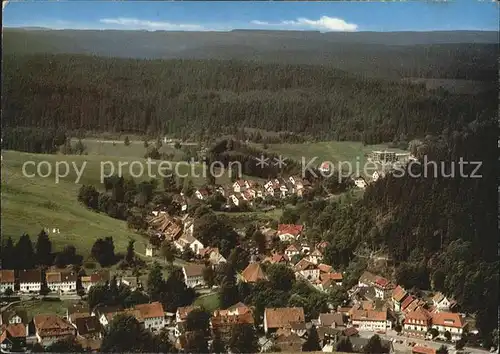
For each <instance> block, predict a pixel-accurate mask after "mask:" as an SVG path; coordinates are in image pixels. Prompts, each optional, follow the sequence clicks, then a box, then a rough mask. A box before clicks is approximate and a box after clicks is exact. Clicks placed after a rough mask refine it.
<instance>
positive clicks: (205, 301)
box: [194, 293, 220, 312]
mask: <svg viewBox="0 0 500 354" xmlns="http://www.w3.org/2000/svg"><path fill="white" fill-rule="evenodd" d="M194 305H198V306H201V307H202V308H204V309H205V310H207V311H210V312H212V311H214V310H216V309H218V308H220V301H219V294H217V293H212V294H207V295H202V296H200V297H198V298H197V299H196V300H195V302H194Z"/></svg>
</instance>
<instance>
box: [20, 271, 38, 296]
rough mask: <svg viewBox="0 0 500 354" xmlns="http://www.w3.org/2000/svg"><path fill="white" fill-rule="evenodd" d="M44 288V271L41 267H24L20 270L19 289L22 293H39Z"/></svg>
mask: <svg viewBox="0 0 500 354" xmlns="http://www.w3.org/2000/svg"><path fill="white" fill-rule="evenodd" d="M41 289H42V272H41V271H40V270H39V269H23V270H21V271H19V291H20V292H22V293H35V292H36V293H39V292H40V290H41Z"/></svg>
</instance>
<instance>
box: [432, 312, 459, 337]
mask: <svg viewBox="0 0 500 354" xmlns="http://www.w3.org/2000/svg"><path fill="white" fill-rule="evenodd" d="M465 327H466V323H465V322H464V320H463V318H462V317H460V315H459V314H458V313H451V312H438V313H433V314H432V328H434V329H437V330H438V332H439V337H440V338H443V339H446V334H445V333H446V332H449V333H450V335H451V340H452V341H458V340H460V338H462V335H463V333H464V329H465Z"/></svg>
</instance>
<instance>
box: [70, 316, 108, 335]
mask: <svg viewBox="0 0 500 354" xmlns="http://www.w3.org/2000/svg"><path fill="white" fill-rule="evenodd" d="M73 326H74V327H75V328H76V335H77V336H79V337H83V338H88V339H90V338H95V339H101V338H102V332H103V330H104V329H103V327H102V325H101V323H100V322H99V319H98V318H97V317H96V316H90V315H88V314H87V316H85V317H79V318H76V319H75V322H74V323H73Z"/></svg>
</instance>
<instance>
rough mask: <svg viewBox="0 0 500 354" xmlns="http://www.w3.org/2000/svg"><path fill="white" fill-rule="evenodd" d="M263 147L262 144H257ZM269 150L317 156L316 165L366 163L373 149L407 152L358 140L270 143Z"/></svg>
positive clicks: (290, 155) (291, 155) (292, 155)
mask: <svg viewBox="0 0 500 354" xmlns="http://www.w3.org/2000/svg"><path fill="white" fill-rule="evenodd" d="M257 145H258V147H260V148H262V144H257ZM267 150H268V151H270V152H275V153H277V154H281V155H283V156H284V157H287V158H291V159H295V160H297V161H299V162H300V161H301V159H302V157H304V158H305V159H306V161H307V162H309V161H310V159H313V158H315V157H316V158H317V159H316V160H315V163H314V164H315V165H319V164H321V162H323V161H331V162H333V163H339V162H343V161H346V162H350V163H356V161H360V163H364V162H365V161H366V154H368V153H369V152H371V151H373V150H387V151H395V152H405V151H403V150H399V149H392V148H389V147H388V146H387V145H382V144H381V145H363V144H362V143H361V142H357V141H327V142H326V141H325V142H314V143H301V144H269V145H268V148H267Z"/></svg>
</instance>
